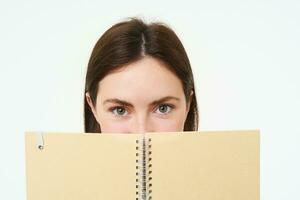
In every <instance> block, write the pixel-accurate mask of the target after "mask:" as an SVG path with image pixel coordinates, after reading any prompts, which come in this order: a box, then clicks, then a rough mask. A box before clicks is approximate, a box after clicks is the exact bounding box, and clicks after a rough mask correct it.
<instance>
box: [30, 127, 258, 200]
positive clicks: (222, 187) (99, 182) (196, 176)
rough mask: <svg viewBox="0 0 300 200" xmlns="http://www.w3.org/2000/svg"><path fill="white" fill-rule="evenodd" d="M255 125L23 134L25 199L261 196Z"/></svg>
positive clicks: (236, 199) (253, 199) (252, 199)
mask: <svg viewBox="0 0 300 200" xmlns="http://www.w3.org/2000/svg"><path fill="white" fill-rule="evenodd" d="M259 145H260V138H259V131H258V130H239V131H205V132H173V133H145V134H121V133H120V134H117V133H114V134H103V133H102V134H95V133H53V132H43V133H38V132H27V133H26V134H25V150H26V151H25V153H26V183H27V184H26V187H27V200H41V199H43V200H102V199H104V200H120V199H122V200H143V199H147V200H148V199H151V200H183V199H188V200H201V199H205V200H259V196H260V195H259V193H260V191H259V188H260V184H259V180H260V178H259V170H260V168H259V163H260V162H259V159H260V150H259Z"/></svg>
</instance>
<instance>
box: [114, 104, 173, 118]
mask: <svg viewBox="0 0 300 200" xmlns="http://www.w3.org/2000/svg"><path fill="white" fill-rule="evenodd" d="M160 106H167V107H169V108H170V111H169V112H166V113H162V115H165V114H168V113H170V112H172V110H173V109H174V108H175V106H174V105H171V104H160V105H159V106H158V107H157V108H156V110H157V109H158V108H159V107H160ZM118 108H123V109H125V108H124V107H123V106H114V107H112V108H110V109H109V111H110V112H112V113H113V114H114V111H115V110H116V109H118ZM125 110H126V109H125ZM114 115H116V116H117V117H123V115H118V114H114Z"/></svg>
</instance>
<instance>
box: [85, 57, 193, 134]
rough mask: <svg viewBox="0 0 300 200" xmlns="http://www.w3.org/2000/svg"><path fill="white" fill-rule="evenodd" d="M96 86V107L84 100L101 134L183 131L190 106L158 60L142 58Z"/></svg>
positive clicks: (178, 80) (169, 72)
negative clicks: (98, 125)
mask: <svg viewBox="0 0 300 200" xmlns="http://www.w3.org/2000/svg"><path fill="white" fill-rule="evenodd" d="M98 84H99V87H98V93H97V102H96V106H95V107H93V106H92V103H91V99H90V96H89V94H88V93H86V98H87V101H88V103H89V105H90V107H91V108H92V111H93V114H94V116H95V118H96V120H97V121H98V123H99V124H100V127H101V132H102V133H145V132H174V131H175V132H176V131H183V129H184V123H185V119H186V116H187V113H188V111H189V107H190V105H189V104H187V103H186V101H185V96H184V93H183V88H182V84H181V82H180V79H178V77H177V76H176V75H175V74H173V73H172V72H171V71H169V70H168V69H167V68H166V66H165V64H164V63H162V62H160V61H159V60H157V59H155V58H152V57H149V56H146V57H144V58H142V59H141V60H139V61H136V62H134V63H131V64H128V65H126V66H124V67H122V68H120V69H118V70H117V71H114V72H111V73H109V74H108V75H106V76H105V77H104V78H103V79H102V80H101V81H100V82H99V83H98ZM191 95H192V93H191Z"/></svg>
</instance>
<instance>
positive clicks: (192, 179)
mask: <svg viewBox="0 0 300 200" xmlns="http://www.w3.org/2000/svg"><path fill="white" fill-rule="evenodd" d="M147 136H148V137H149V138H151V151H152V152H151V156H152V163H151V164H152V182H151V183H152V186H151V187H152V193H151V196H152V199H164V200H183V199H188V200H199V199H206V200H241V199H242V200H258V199H259V131H255V130H254V131H239V132H237V131H223V132H220V131H219V132H212V131H211V132H200V133H199V132H198V133H197V132H186V133H184V132H182V133H161V134H160V133H149V134H148V135H147Z"/></svg>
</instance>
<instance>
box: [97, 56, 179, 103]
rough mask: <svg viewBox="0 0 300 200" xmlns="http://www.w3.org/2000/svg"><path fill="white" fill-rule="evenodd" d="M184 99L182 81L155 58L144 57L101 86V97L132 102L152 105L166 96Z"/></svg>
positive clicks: (109, 78)
mask: <svg viewBox="0 0 300 200" xmlns="http://www.w3.org/2000/svg"><path fill="white" fill-rule="evenodd" d="M167 95H172V96H177V97H179V98H180V97H181V95H183V88H182V84H181V81H180V79H179V78H178V77H177V76H176V75H175V74H174V73H173V72H171V71H170V70H169V69H168V68H167V66H166V65H165V64H164V63H163V62H161V61H159V60H157V59H155V58H152V57H145V58H143V59H141V60H138V61H136V62H134V63H131V64H128V65H125V66H123V67H122V68H120V69H119V70H117V71H114V72H111V73H109V74H108V75H106V76H105V77H104V78H103V79H102V80H101V81H100V82H99V90H98V96H100V97H101V99H102V100H104V99H105V98H112V97H113V98H120V99H126V100H131V101H135V100H138V101H153V100H155V99H158V98H161V97H163V96H167Z"/></svg>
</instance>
